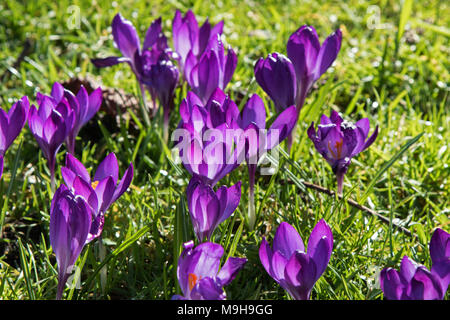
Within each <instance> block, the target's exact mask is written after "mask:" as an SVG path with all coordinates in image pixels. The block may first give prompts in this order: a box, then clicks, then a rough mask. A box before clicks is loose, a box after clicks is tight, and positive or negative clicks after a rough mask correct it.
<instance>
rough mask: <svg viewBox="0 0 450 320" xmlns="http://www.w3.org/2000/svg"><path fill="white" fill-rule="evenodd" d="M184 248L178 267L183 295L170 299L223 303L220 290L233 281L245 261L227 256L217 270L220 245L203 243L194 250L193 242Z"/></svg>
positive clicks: (221, 249) (185, 244)
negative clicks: (219, 301)
mask: <svg viewBox="0 0 450 320" xmlns="http://www.w3.org/2000/svg"><path fill="white" fill-rule="evenodd" d="M183 247H184V250H183V252H182V253H181V255H180V257H179V259H178V267H177V277H178V283H179V284H180V287H181V291H182V292H183V296H180V295H174V296H173V297H172V299H173V300H225V299H226V294H225V292H224V291H223V287H224V286H226V285H228V284H230V283H231V281H233V279H234V278H235V277H236V275H237V273H238V272H239V270H240V269H241V268H242V267H243V266H244V264H245V263H246V262H247V259H245V258H234V257H230V258H228V260H227V261H226V262H225V264H224V265H223V266H222V268H220V259H221V257H222V256H223V253H224V250H223V248H222V246H221V245H219V244H216V243H212V242H203V243H201V244H199V245H198V246H196V247H194V241H189V242H186V243H184V244H183ZM219 268H220V271H219Z"/></svg>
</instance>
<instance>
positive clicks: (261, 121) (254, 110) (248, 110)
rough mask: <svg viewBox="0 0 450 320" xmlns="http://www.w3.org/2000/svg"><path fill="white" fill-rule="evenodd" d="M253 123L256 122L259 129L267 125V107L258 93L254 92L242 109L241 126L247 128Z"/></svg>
mask: <svg viewBox="0 0 450 320" xmlns="http://www.w3.org/2000/svg"><path fill="white" fill-rule="evenodd" d="M251 123H254V124H255V125H256V126H257V127H258V128H259V129H264V128H265V127H266V108H265V107H264V102H263V101H262V99H261V98H260V97H259V96H258V95H257V94H253V95H252V96H251V97H250V99H248V101H247V103H246V104H245V106H244V109H243V110H242V120H241V123H240V127H241V128H242V129H245V128H247V127H248V126H249V125H250V124H251Z"/></svg>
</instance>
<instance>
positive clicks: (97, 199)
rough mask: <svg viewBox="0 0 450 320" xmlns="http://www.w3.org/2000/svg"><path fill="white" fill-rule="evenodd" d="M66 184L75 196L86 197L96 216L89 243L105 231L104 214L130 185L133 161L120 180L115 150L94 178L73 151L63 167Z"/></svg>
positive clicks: (99, 167)
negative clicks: (73, 154)
mask: <svg viewBox="0 0 450 320" xmlns="http://www.w3.org/2000/svg"><path fill="white" fill-rule="evenodd" d="M61 174H62V177H63V179H64V182H65V184H66V186H67V187H68V188H69V189H70V190H73V192H74V193H75V194H76V195H80V196H82V197H84V198H85V199H86V201H87V202H88V203H89V205H90V206H91V208H92V213H93V219H92V226H91V229H90V231H89V236H88V238H87V242H89V241H92V240H93V239H95V238H97V237H99V236H100V235H101V233H102V230H103V223H104V215H105V213H106V211H107V210H108V208H109V207H110V205H111V204H112V203H113V202H114V201H116V200H117V199H118V198H119V197H120V196H121V195H122V194H123V193H124V192H125V191H126V190H127V188H128V187H129V186H130V183H131V180H132V179H133V164H132V163H130V166H129V167H128V169H127V170H126V171H125V173H124V174H123V176H122V179H121V180H120V182H119V165H118V163H117V158H116V156H115V154H114V153H110V154H109V155H108V156H106V158H105V159H104V160H103V161H102V162H101V163H100V165H99V166H98V168H97V170H96V172H95V174H94V178H93V179H92V180H91V177H90V176H89V173H88V172H87V170H86V168H85V167H84V165H83V164H82V163H81V162H80V161H79V160H78V159H76V158H75V157H74V156H72V155H71V154H70V153H68V154H67V156H66V166H65V167H62V168H61Z"/></svg>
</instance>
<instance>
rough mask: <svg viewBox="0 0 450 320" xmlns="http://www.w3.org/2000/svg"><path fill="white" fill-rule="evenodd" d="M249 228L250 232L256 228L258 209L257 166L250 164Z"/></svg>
mask: <svg viewBox="0 0 450 320" xmlns="http://www.w3.org/2000/svg"><path fill="white" fill-rule="evenodd" d="M247 167H248V227H249V229H250V231H252V230H253V228H254V227H255V222H256V208H255V174H256V164H248V165H247Z"/></svg>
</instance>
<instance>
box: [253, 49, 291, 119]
mask: <svg viewBox="0 0 450 320" xmlns="http://www.w3.org/2000/svg"><path fill="white" fill-rule="evenodd" d="M254 72H255V78H256V82H258V84H259V85H260V86H261V88H262V89H263V90H264V91H265V92H266V93H267V94H268V95H269V97H270V98H271V99H272V101H273V103H274V104H275V109H276V110H277V112H281V111H283V110H284V109H286V108H288V107H290V106H292V105H294V104H295V99H296V94H297V85H296V81H297V80H296V77H295V70H294V66H293V64H292V62H291V61H290V60H289V58H287V57H286V56H285V55H283V54H281V53H277V52H274V53H271V54H269V55H268V56H267V58H266V59H264V58H260V59H259V60H258V62H257V63H256V65H255V70H254Z"/></svg>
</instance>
